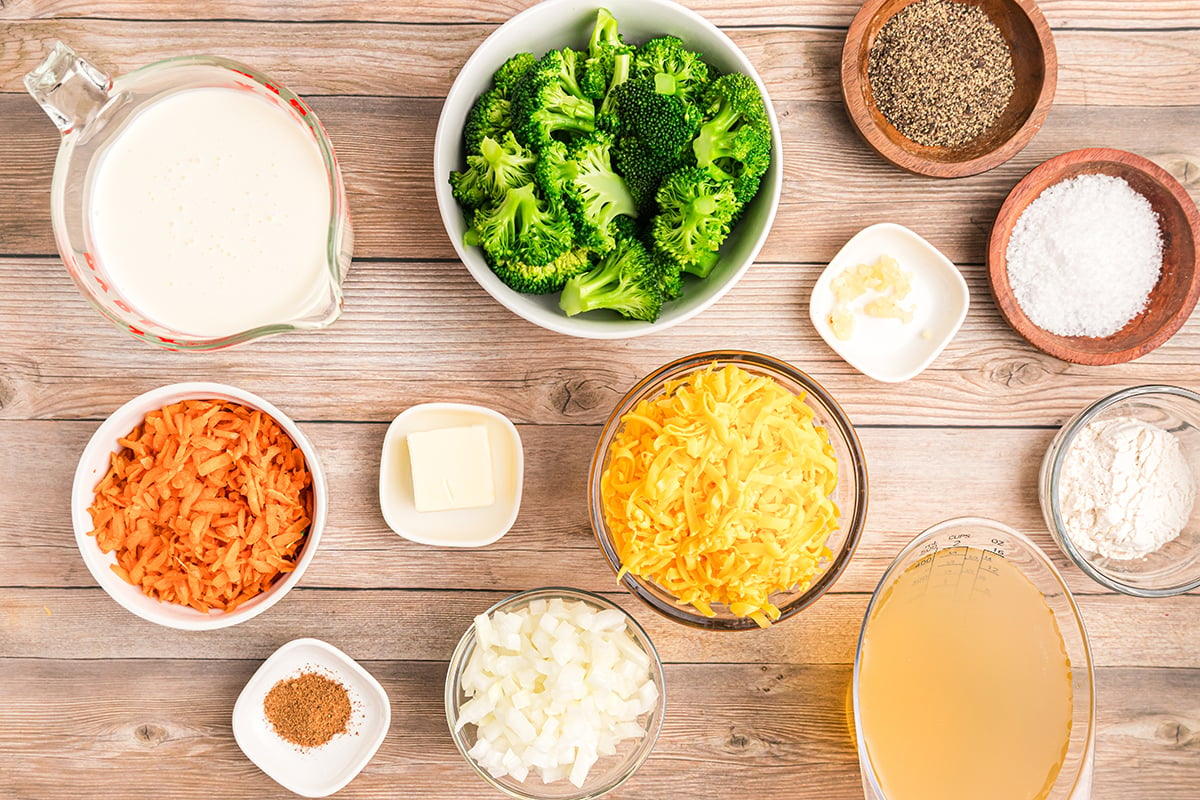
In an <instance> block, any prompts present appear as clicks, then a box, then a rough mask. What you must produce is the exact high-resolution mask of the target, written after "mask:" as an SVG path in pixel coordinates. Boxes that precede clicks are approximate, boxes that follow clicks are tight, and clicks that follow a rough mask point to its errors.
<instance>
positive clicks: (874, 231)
mask: <svg viewBox="0 0 1200 800" xmlns="http://www.w3.org/2000/svg"><path fill="white" fill-rule="evenodd" d="M883 255H888V256H891V257H893V258H895V259H896V260H897V261H898V262H899V263H900V268H901V270H903V271H904V272H906V273H909V274H911V276H912V277H911V282H912V289H911V291H910V292H909V293H908V295H907V297H906V298H905V299H904V301H903V305H904V306H905V307H906V308H911V309H912V320H911V321H909V322H901V321H900V320H898V319H886V318H877V317H871V316H868V315H866V314H855V315H854V331H853V333H852V334H851V336H850V338H848V339H839V338H838V337H837V336H836V335H835V334H834V331H833V327H832V326H831V324H830V319H829V317H830V314H831V313H832V311H833V309H834V305H835V298H834V293H833V291H832V289H831V288H830V285H831V284H832V282H833V280H834V278H836V277H837V276H838V275H840V274H841V273H842V272H843V271H844V270H846V269H852V268H853V267H855V266H856V265H858V264H875V263H876V262H877V261H878V260H879V258H880V256H883ZM969 305H970V292H969V291H968V289H967V283H966V281H964V280H963V277H962V275H961V274H960V273H959V271H958V269H957V268H956V267H955V266H954V264H953V263H951V261H950V259H948V258H946V257H945V256H944V255H942V253H941V252H940V251H939V250H938V249H937V248H936V247H934V246H933V245H931V244H930V243H929V242H927V241H925V240H924V239H922V238H921V237H920V236H918V235H917V234H916V233H914V232H913V231H911V230H909V229H908V228H905V227H904V226H902V225H896V224H894V223H890V222H885V223H880V224H878V225H872V226H870V227H868V228H864V229H863V230H861V231H859V232H858V233H857V234H856V235H855V236H854V237H853V238H852V239H850V241H848V242H846V244H845V245H844V246H843V247H842V249H841V250H840V251H839V252H838V254H837V255H836V256H834V258H833V260H832V261H830V262H829V266H828V267H826V268H825V271H824V272H822V273H821V276H820V277H819V278H818V279H817V283H816V286H814V287H813V293H812V299H811V301H810V303H809V314H810V316H811V318H812V323H813V326H814V327H816V329H817V333H819V334H820V335H821V338H822V339H824V340H825V342H826V344H828V345H829V346H830V347H831V348H832V349H833V351H834V352H835V353H837V354H838V355H839V356H841V357H842V358H844V359H845V360H846V362H847V363H848V364H850V366H852V367H854V368H855V369H857V370H858V371H859V372H862V373H863V374H864V375H866V376H868V377H870V378H874V379H875V380H878V381H883V382H885V383H899V382H900V381H906V380H908V379H909V378H912V377H915V376H916V375H918V374H920V372H921V371H922V370H924V369H925V368H926V367H928V366H929V365H930V364H931V363H933V360H934V359H935V358H937V357H938V354H940V353H941V352H942V350H944V349H945V347H946V345H948V344H949V343H950V340H951V339H953V338H954V335H955V334H956V333H958V329H959V328H960V327H961V326H962V323H963V320H964V319H965V318H966V316H967V308H968V306H969Z"/></svg>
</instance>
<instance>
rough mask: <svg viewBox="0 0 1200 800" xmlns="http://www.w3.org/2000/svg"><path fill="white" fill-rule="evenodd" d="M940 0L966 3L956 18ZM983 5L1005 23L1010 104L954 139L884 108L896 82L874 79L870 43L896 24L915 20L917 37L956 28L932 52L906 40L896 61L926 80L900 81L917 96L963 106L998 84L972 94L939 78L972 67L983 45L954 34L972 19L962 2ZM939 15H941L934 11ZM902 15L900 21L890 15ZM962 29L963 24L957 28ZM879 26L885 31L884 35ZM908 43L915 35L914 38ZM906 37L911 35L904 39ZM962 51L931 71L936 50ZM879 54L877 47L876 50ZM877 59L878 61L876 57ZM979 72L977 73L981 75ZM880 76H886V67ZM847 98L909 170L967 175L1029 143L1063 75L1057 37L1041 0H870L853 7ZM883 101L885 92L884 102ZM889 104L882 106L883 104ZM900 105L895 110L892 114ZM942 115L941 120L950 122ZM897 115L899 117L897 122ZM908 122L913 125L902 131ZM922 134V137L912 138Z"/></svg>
mask: <svg viewBox="0 0 1200 800" xmlns="http://www.w3.org/2000/svg"><path fill="white" fill-rule="evenodd" d="M939 3H940V4H941V5H942V6H943V8H950V7H951V5H954V6H958V7H959V8H958V10H957V12H955V11H952V12H951V14H957V16H956V17H955V18H954V19H949V20H945V21H944V22H943V23H942V24H939V23H938V20H937V19H936V15H931V14H930V13H928V12H930V11H931V10H933V9H930V8H928V7H926V8H921V7H919V6H929V5H937V4H939ZM964 11H965V12H966V13H967V14H968V15H969V14H975V16H976V17H978V16H979V15H978V14H977V12H978V11H982V12H983V15H985V16H986V18H987V21H988V22H990V23H991V25H992V26H994V27H995V29H997V30H998V33H999V36H1000V37H1002V38H1003V45H1004V47H1005V48H1006V49H1007V51H1008V53H1009V55H1010V57H1011V72H1012V85H1011V93H1010V94H1009V96H1008V102H1007V104H1001V105H1000V107H999V108H1000V109H1002V111H1000V110H999V109H997V113H998V117H996V118H995V119H994V120H993V121H991V122H990V124H986V125H985V126H984V127H982V128H981V129H977V130H974V131H972V133H971V135H970V138H969V139H967V140H966V141H952V138H953V137H944V136H922V135H921V134H920V133H916V132H914V131H913V130H912V129H911V128H909V127H907V126H906V125H905V124H904V122H903V121H902V120H899V119H898V120H897V122H896V123H894V122H893V121H892V120H891V119H889V117H888V114H886V113H885V109H887V110H889V111H893V112H894V109H893V108H891V107H889V104H888V102H887V101H888V97H887V96H888V94H890V93H889V92H887V89H888V87H887V86H884V85H879V86H875V87H873V86H872V75H871V71H872V63H871V62H872V58H873V55H872V51H873V50H874V49H875V48H876V44H877V43H880V46H881V47H883V46H884V45H886V44H887V43H888V39H889V37H894V35H895V33H896V31H895V30H894V29H893V30H891V31H885V27H893V28H899V27H908V29H909V30H908V33H909V34H913V33H919V34H920V35H917V36H909V38H913V39H927V40H928V39H930V36H929V33H928V32H929V31H930V30H933V31H934V34H933V38H934V39H938V38H940V37H942V36H943V35H944V36H947V37H949V38H948V39H946V40H945V41H936V42H932V43H931V44H930V45H929V47H930V48H932V49H930V50H929V51H928V52H921V51H920V50H919V49H912V48H911V47H910V48H908V52H906V53H903V54H901V55H899V56H898V57H899V58H901V59H903V60H902V61H900V62H896V66H897V67H899V69H898V72H899V73H903V74H907V75H917V76H920V77H921V78H922V80H923V84H924V85H917V86H910V87H907V88H905V89H904V90H902V94H903V95H905V96H906V97H908V98H909V99H911V98H913V97H923V98H924V102H925V103H926V104H927V105H929V106H930V107H933V108H951V107H956V106H959V105H960V104H961V107H962V108H963V109H969V108H975V107H976V106H977V104H978V103H979V102H980V101H986V100H987V99H988V98H989V97H990V96H991V95H992V94H994V91H993V92H991V93H989V92H983V93H982V94H981V95H978V96H976V97H974V98H966V97H963V96H961V95H957V94H955V93H954V91H957V90H954V91H952V92H951V94H950V95H947V94H945V93H944V92H942V91H941V90H940V89H939V87H942V86H949V85H950V84H953V83H954V82H955V81H957V80H959V79H962V78H963V76H964V75H966V74H967V73H969V72H970V70H971V64H970V62H971V61H972V60H973V58H974V57H975V55H974V54H975V53H977V52H978V51H979V48H978V47H977V46H976V45H975V44H972V43H971V42H967V41H963V40H961V39H957V40H956V39H955V37H956V36H957V35H958V34H960V33H961V31H962V30H963V29H964V28H966V27H969V26H968V25H964V24H963V23H964V22H967V21H968V20H964V19H963V17H962V16H961V15H962V13H963V12H964ZM903 16H907V17H910V18H911V17H914V16H919V17H923V18H924V19H923V21H922V22H921V23H918V24H917V27H921V26H923V27H924V29H925V30H924V32H920V31H914V27H913V25H911V24H905V22H906V21H905V20H904V19H903V18H902V17H903ZM931 16H932V17H934V18H932V19H931ZM893 21H896V22H897V25H896V26H889V23H891V22H893ZM956 32H958V33H957V34H956ZM881 33H882V34H883V35H882V37H881ZM909 44H912V43H911V42H910V43H909ZM902 47H903V44H902ZM953 51H957V52H959V53H960V54H961V56H962V63H960V64H958V65H957V66H955V65H953V64H947V65H943V66H944V67H948V69H947V71H946V73H945V74H937V73H936V72H930V71H929V70H930V68H929V64H931V63H933V62H934V61H936V60H937V54H938V53H942V52H953ZM878 56H879V51H876V53H875V57H878ZM876 68H878V61H877V62H876ZM976 77H978V75H977V76H976ZM875 78H876V79H879V80H882V79H883V78H882V76H880V75H879V74H878V73H877V74H876V76H875ZM841 79H842V99H843V101H844V102H845V105H846V113H847V114H848V115H849V116H850V121H851V122H852V123H853V125H854V128H855V129H856V130H857V131H858V133H859V135H861V136H862V138H863V139H865V140H866V142H867V144H868V145H870V147H871V148H872V149H873V150H875V152H877V153H878V154H879V155H881V156H882V157H883V158H885V159H886V160H888V161H890V162H891V163H892V164H895V165H896V166H898V167H900V168H901V169H904V170H907V171H909V172H914V173H917V174H920V175H929V176H933V177H936V178H959V177H963V176H966V175H975V174H978V173H980V172H986V171H987V170H989V169H992V168H993V167H997V166H999V165H1000V164H1003V163H1004V162H1005V161H1008V160H1009V159H1010V158H1012V157H1013V156H1014V155H1016V154H1017V153H1019V152H1020V151H1021V149H1022V148H1024V147H1025V145H1027V144H1029V142H1030V140H1031V139H1033V137H1034V135H1035V134H1036V133H1037V132H1038V131H1039V130H1041V127H1042V123H1043V122H1044V121H1045V119H1046V113H1047V112H1048V111H1049V110H1050V104H1051V103H1052V102H1053V100H1054V88H1055V85H1056V83H1057V79H1058V56H1057V53H1056V51H1055V49H1054V38H1053V36H1052V35H1051V32H1050V24H1049V23H1048V22H1047V21H1046V18H1045V17H1044V16H1043V15H1042V12H1041V10H1040V9H1039V8H1038V5H1037V3H1036V2H1035V0H961V2H956V3H954V4H950V3H948V2H946V0H866V2H864V3H863V5H862V8H860V9H859V11H858V13H857V14H856V15H855V17H854V20H853V22H851V24H850V30H849V31H848V33H847V34H846V42H845V44H844V45H843V47H842V76H841ZM881 101H882V102H881ZM881 105H882V106H883V107H882V108H881ZM894 115H895V114H894ZM949 123H950V120H947V119H943V120H941V121H940V122H939V123H938V125H939V126H944V125H946V124H949ZM898 125H899V127H898ZM901 128H904V129H906V130H908V131H909V133H910V134H912V135H911V136H910V135H906V134H905V133H902V132H901ZM913 137H915V138H913Z"/></svg>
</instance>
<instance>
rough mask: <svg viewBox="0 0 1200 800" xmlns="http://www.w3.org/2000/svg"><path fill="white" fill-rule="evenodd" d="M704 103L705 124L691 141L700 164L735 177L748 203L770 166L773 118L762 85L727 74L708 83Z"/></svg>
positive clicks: (741, 197) (724, 176)
mask: <svg viewBox="0 0 1200 800" xmlns="http://www.w3.org/2000/svg"><path fill="white" fill-rule="evenodd" d="M702 105H703V107H704V109H705V122H704V124H703V125H701V126H700V132H699V133H698V134H697V135H696V140H695V141H694V142H692V152H693V153H694V154H695V156H696V164H697V165H698V166H701V167H704V168H705V169H707V170H708V171H709V172H711V173H712V174H713V175H714V176H715V177H717V178H720V179H722V180H727V181H733V182H734V191H735V193H736V194H737V197H738V200H740V201H741V202H743V203H747V202H749V201H750V200H752V199H753V198H754V195H755V194H756V193H757V192H758V185H759V183H760V181H761V180H762V176H763V173H765V172H766V171H767V167H769V166H770V164H771V119H770V117H769V116H768V115H767V108H766V105H765V104H764V103H763V99H762V94H760V93H759V91H758V85H757V84H755V83H754V79H753V78H751V77H750V76H749V75H744V74H742V73H740V72H731V73H729V74H728V75H722V76H721V77H719V78H717V79H716V80H715V81H713V82H712V83H711V84H710V85H709V87H708V90H707V91H706V92H705V93H704V100H703V104H702Z"/></svg>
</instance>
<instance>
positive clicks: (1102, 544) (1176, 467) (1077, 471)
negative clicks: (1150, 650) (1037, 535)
mask: <svg viewBox="0 0 1200 800" xmlns="http://www.w3.org/2000/svg"><path fill="white" fill-rule="evenodd" d="M1198 486H1200V395H1198V394H1196V393H1195V392H1192V391H1189V390H1187V389H1181V388H1179V387H1176V386H1134V387H1131V388H1128V389H1122V390H1121V391H1119V392H1115V393H1113V394H1111V395H1109V396H1107V397H1104V398H1102V399H1100V400H1098V401H1096V402H1095V403H1092V404H1091V405H1090V406H1088V407H1087V408H1085V409H1083V410H1082V411H1080V412H1079V413H1078V414H1076V415H1075V417H1073V418H1072V419H1071V420H1070V421H1068V422H1067V424H1066V425H1064V426H1063V427H1062V429H1061V430H1060V431H1059V432H1058V434H1057V435H1056V436H1055V437H1054V441H1053V442H1051V444H1050V447H1049V449H1048V450H1047V451H1046V456H1045V458H1044V459H1043V461H1042V469H1041V476H1040V479H1039V483H1038V496H1039V499H1040V500H1041V505H1042V514H1043V515H1044V516H1045V518H1046V525H1047V527H1049V529H1050V533H1051V534H1052V535H1053V536H1054V539H1055V541H1056V542H1057V543H1058V546H1059V547H1060V548H1062V551H1063V552H1064V553H1066V554H1067V556H1068V557H1069V558H1070V559H1071V560H1072V561H1074V562H1075V564H1076V565H1077V566H1078V567H1079V568H1080V569H1081V570H1083V571H1084V572H1085V573H1087V574H1088V575H1089V576H1090V577H1091V578H1092V579H1093V580H1095V581H1096V582H1098V583H1100V584H1101V585H1103V586H1106V587H1108V588H1109V589H1113V590H1115V591H1119V592H1124V593H1126V594H1131V595H1135V596H1137V597H1167V596H1169V595H1175V594H1182V593H1183V592H1187V591H1189V590H1191V589H1195V588H1196V587H1198V586H1200V503H1198V502H1197V490H1198Z"/></svg>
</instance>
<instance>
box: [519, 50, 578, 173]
mask: <svg viewBox="0 0 1200 800" xmlns="http://www.w3.org/2000/svg"><path fill="white" fill-rule="evenodd" d="M578 61H579V56H578V54H577V53H576V52H575V51H574V50H571V49H569V48H563V49H561V50H551V51H550V52H548V53H546V55H544V56H542V58H541V59H539V60H538V61H537V62H536V63H535V64H533V65H532V66H530V67H529V68H528V69H526V70H525V72H523V73H522V74H521V77H520V78H519V79H518V80H517V82H516V84H515V85H514V86H513V90H512V112H511V113H512V121H513V130H514V131H516V134H517V139H519V140H520V141H521V143H522V144H525V145H527V146H529V147H532V148H534V149H535V150H538V149H541V148H542V147H545V146H546V145H548V144H550V143H551V142H553V141H554V140H555V137H556V136H557V137H559V138H561V137H569V136H571V135H577V134H581V133H590V132H591V131H592V130H594V129H595V127H596V105H595V103H594V102H593V101H592V99H591V98H589V97H586V96H585V95H584V94H583V90H582V89H581V88H580V87H579V81H578V79H577V65H578Z"/></svg>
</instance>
